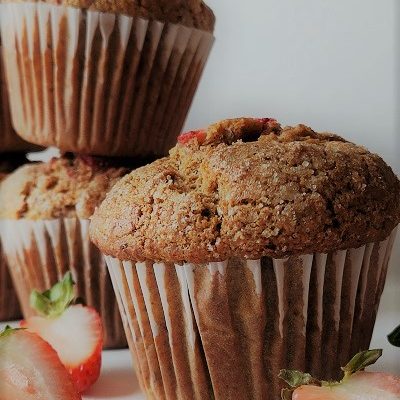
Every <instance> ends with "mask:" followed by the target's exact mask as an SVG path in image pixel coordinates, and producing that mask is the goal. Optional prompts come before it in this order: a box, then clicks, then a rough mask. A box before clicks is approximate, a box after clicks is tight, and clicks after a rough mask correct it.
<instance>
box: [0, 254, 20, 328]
mask: <svg viewBox="0 0 400 400" xmlns="http://www.w3.org/2000/svg"><path fill="white" fill-rule="evenodd" d="M20 317H21V311H20V308H19V302H18V298H17V294H16V293H15V289H14V285H13V283H12V280H11V277H10V273H9V271H8V265H7V262H6V260H5V258H4V256H3V253H2V249H1V246H0V321H13V320H16V319H18V318H20Z"/></svg>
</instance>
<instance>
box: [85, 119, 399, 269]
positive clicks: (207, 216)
mask: <svg viewBox="0 0 400 400" xmlns="http://www.w3.org/2000/svg"><path fill="white" fill-rule="evenodd" d="M399 194H400V183H399V181H398V179H397V177H396V176H395V174H394V173H393V171H392V170H391V168H390V167H389V166H387V165H386V164H385V162H384V161H383V160H382V159H381V158H380V157H379V156H377V155H375V154H372V153H370V152H369V151H368V150H366V149H365V148H363V147H360V146H357V145H355V144H353V143H350V142H347V141H345V140H344V139H342V138H341V137H339V136H337V135H333V134H329V133H316V132H314V131H313V130H312V129H311V128H308V127H306V126H304V125H298V126H295V127H285V128H281V126H280V125H279V124H278V123H277V122H276V121H275V120H273V119H249V118H241V119H234V120H226V121H222V122H219V123H217V124H214V125H212V126H210V127H209V128H207V129H205V130H200V131H195V132H190V133H189V134H187V135H183V136H181V137H180V139H179V143H178V144H177V146H176V147H175V148H173V149H172V150H171V152H170V155H169V157H166V158H163V159H161V160H157V161H156V162H154V163H152V164H150V165H147V166H145V167H142V168H139V169H138V170H136V171H134V172H132V173H130V174H128V175H126V176H125V177H124V178H122V179H121V180H120V181H119V182H118V183H117V184H116V185H115V186H114V188H113V189H112V190H111V191H110V193H109V194H108V195H107V196H106V199H105V200H104V202H103V203H102V204H101V206H100V207H99V208H98V209H97V211H96V212H95V214H94V216H93V218H92V223H91V236H92V239H93V240H94V242H95V244H97V245H98V246H99V248H100V249H101V250H102V251H103V252H104V253H106V254H107V255H111V256H114V257H116V258H119V259H122V260H124V259H127V260H145V259H150V260H162V261H170V262H184V261H188V262H193V263H203V262H209V261H221V260H225V259H227V258H232V257H245V258H249V259H259V258H261V257H262V256H271V257H275V258H279V257H286V256H289V255H294V254H307V253H313V252H328V251H332V250H336V249H345V248H357V247H359V246H361V245H364V244H366V243H369V242H375V241H379V240H383V239H385V238H386V237H387V236H388V235H389V234H390V232H391V231H392V229H393V228H394V227H395V226H396V225H397V224H398V223H399V220H400V205H399Z"/></svg>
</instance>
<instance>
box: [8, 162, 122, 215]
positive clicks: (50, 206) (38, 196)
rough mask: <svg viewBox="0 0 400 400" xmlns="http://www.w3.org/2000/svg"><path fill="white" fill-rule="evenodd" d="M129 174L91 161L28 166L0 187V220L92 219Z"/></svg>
mask: <svg viewBox="0 0 400 400" xmlns="http://www.w3.org/2000/svg"><path fill="white" fill-rule="evenodd" d="M127 172H128V170H127V169H125V168H114V167H109V166H108V165H107V163H105V162H103V161H101V160H99V159H95V158H90V157H86V158H84V157H78V158H69V157H61V158H53V159H52V160H51V161H49V162H48V163H32V164H26V165H24V166H22V167H20V168H18V169H17V170H16V171H15V172H13V173H12V174H10V175H8V177H7V178H6V179H4V180H3V181H2V183H1V185H0V218H3V219H4V218H7V219H19V218H27V219H31V220H37V219H53V218H59V217H78V218H89V217H90V216H91V215H92V214H93V211H94V209H95V207H96V206H97V205H98V204H100V202H101V201H102V200H103V198H104V196H105V194H106V192H107V191H108V190H110V189H111V187H112V186H113V185H114V184H115V182H116V181H117V180H118V179H119V178H120V177H121V176H123V175H124V174H125V173H127Z"/></svg>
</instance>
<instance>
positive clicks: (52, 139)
mask: <svg viewBox="0 0 400 400" xmlns="http://www.w3.org/2000/svg"><path fill="white" fill-rule="evenodd" d="M0 15H1V20H0V22H1V33H2V40H3V46H4V55H5V66H6V72H7V77H8V89H9V93H10V97H11V111H12V118H13V122H14V126H15V128H16V130H17V132H18V133H19V134H20V135H21V136H22V137H24V138H25V139H26V140H29V141H31V142H33V143H37V144H41V145H45V146H50V145H52V146H57V147H59V148H61V149H62V150H63V151H73V152H78V153H89V154H95V155H107V156H140V157H145V156H149V155H163V154H166V153H167V152H168V150H169V149H170V148H171V147H172V146H173V145H174V144H175V141H176V137H177V136H178V134H179V133H180V130H181V128H182V126H183V123H184V121H185V118H186V115H187V113H188V110H189V108H190V105H191V102H192V99H193V96H194V93H195V91H196V88H197V85H198V82H199V80H200V77H201V74H202V71H203V68H204V66H205V63H206V60H207V58H208V55H209V52H210V50H211V47H212V44H213V41H214V38H213V36H212V34H211V33H209V32H205V31H201V30H198V29H194V28H188V27H185V26H183V25H176V24H170V23H163V22H159V21H151V20H146V19H142V18H134V17H129V16H125V15H118V14H112V13H101V12H97V11H88V10H85V9H80V8H74V7H66V6H61V5H54V4H49V3H45V2H32V3H30V2H19V3H18V2H12V3H5V4H1V5H0Z"/></svg>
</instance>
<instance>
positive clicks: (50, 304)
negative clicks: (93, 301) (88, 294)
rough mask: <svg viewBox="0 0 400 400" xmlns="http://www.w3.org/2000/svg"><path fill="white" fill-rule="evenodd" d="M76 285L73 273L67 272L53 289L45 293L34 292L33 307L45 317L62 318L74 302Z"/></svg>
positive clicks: (31, 302)
mask: <svg viewBox="0 0 400 400" xmlns="http://www.w3.org/2000/svg"><path fill="white" fill-rule="evenodd" d="M74 284H75V282H74V280H73V279H72V274H71V272H67V273H66V274H65V276H64V278H63V279H62V280H61V281H60V282H58V283H56V284H55V285H54V286H53V287H52V288H51V289H49V290H46V291H45V292H43V293H40V292H38V291H37V290H34V291H33V292H32V293H31V297H30V304H31V307H32V308H33V309H34V310H36V311H37V312H38V314H39V315H41V316H43V317H49V318H55V317H58V316H60V315H61V314H62V313H63V312H64V311H65V309H66V308H67V307H68V306H70V305H71V304H72V302H73V301H74V297H75V295H74Z"/></svg>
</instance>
